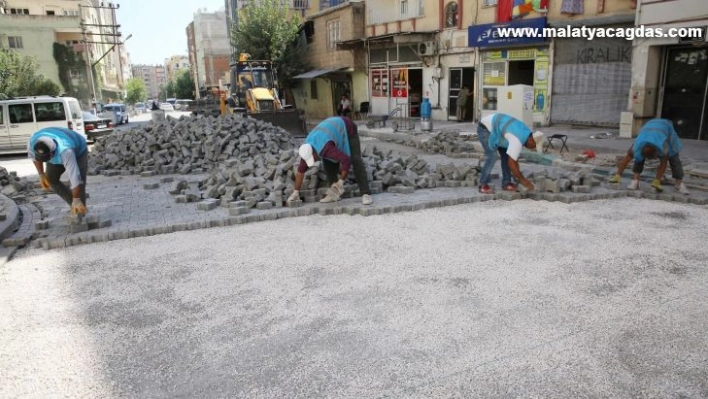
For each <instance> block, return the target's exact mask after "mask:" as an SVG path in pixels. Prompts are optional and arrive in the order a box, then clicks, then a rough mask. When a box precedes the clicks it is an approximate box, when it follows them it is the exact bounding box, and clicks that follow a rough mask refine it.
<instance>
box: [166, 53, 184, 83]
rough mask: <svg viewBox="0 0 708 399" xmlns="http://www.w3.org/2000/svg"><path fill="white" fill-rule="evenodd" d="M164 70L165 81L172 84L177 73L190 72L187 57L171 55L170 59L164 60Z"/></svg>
mask: <svg viewBox="0 0 708 399" xmlns="http://www.w3.org/2000/svg"><path fill="white" fill-rule="evenodd" d="M165 70H166V72H167V81H169V82H174V80H175V75H176V74H177V72H179V71H183V70H187V71H189V70H190V63H189V57H188V56H186V55H173V56H172V57H170V58H165Z"/></svg>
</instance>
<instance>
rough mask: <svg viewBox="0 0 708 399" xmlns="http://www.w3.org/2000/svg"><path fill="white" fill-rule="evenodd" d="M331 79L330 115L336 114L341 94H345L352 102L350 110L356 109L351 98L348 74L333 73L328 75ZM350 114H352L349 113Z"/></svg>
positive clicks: (350, 83)
mask: <svg viewBox="0 0 708 399" xmlns="http://www.w3.org/2000/svg"><path fill="white" fill-rule="evenodd" d="M329 78H330V79H331V81H332V112H331V115H335V116H336V115H337V110H338V109H339V104H340V102H341V101H342V96H343V95H347V96H348V97H349V101H350V102H351V103H352V112H353V111H354V110H355V109H356V106H355V105H354V99H353V98H352V81H351V79H350V78H349V75H346V74H333V75H330V77H329ZM349 116H352V115H349Z"/></svg>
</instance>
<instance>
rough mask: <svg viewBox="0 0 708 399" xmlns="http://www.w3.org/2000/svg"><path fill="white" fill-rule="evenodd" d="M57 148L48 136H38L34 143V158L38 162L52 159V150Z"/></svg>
mask: <svg viewBox="0 0 708 399" xmlns="http://www.w3.org/2000/svg"><path fill="white" fill-rule="evenodd" d="M56 148H57V143H55V142H54V140H52V139H50V138H49V137H40V138H39V139H37V142H36V143H34V148H33V150H34V159H35V160H37V161H39V162H47V161H49V160H50V159H52V156H53V155H54V151H55V150H56Z"/></svg>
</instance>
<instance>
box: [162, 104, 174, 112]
mask: <svg viewBox="0 0 708 399" xmlns="http://www.w3.org/2000/svg"><path fill="white" fill-rule="evenodd" d="M160 109H161V110H163V111H165V112H168V111H174V110H175V107H173V106H172V104H170V103H162V104H160Z"/></svg>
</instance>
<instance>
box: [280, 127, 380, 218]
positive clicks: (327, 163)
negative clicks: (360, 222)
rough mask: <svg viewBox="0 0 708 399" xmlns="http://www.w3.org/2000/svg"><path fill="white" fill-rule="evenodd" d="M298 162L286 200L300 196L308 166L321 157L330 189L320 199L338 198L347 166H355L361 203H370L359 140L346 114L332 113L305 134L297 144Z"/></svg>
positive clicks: (341, 190)
mask: <svg viewBox="0 0 708 399" xmlns="http://www.w3.org/2000/svg"><path fill="white" fill-rule="evenodd" d="M298 152H299V154H300V165H299V166H298V170H297V175H296V176H295V191H293V193H292V194H291V195H290V197H288V202H292V201H297V200H299V199H300V187H302V181H303V179H304V176H305V172H307V169H308V168H311V167H312V166H313V165H314V164H315V162H316V161H318V160H320V159H322V161H323V162H322V163H323V166H324V170H325V174H326V175H327V184H328V185H329V186H330V189H329V190H328V191H327V195H326V196H325V197H324V198H322V199H321V200H320V202H322V203H327V202H336V201H339V200H340V199H341V197H342V194H344V181H345V180H346V179H347V176H348V175H349V167H350V166H351V165H352V164H353V165H354V176H355V177H356V183H357V184H358V185H359V191H360V192H361V195H362V197H361V203H362V204H364V205H371V204H372V203H373V199H372V198H371V190H370V188H369V179H368V177H367V175H366V166H365V165H364V160H363V159H362V157H361V143H360V142H359V134H358V128H357V126H356V124H354V122H352V120H351V119H349V118H347V117H340V116H334V117H331V118H327V119H325V120H324V121H322V122H320V124H318V125H317V126H315V128H314V129H312V131H311V132H310V134H308V135H307V138H306V139H305V143H304V144H303V145H302V146H300V149H299V151H298Z"/></svg>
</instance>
